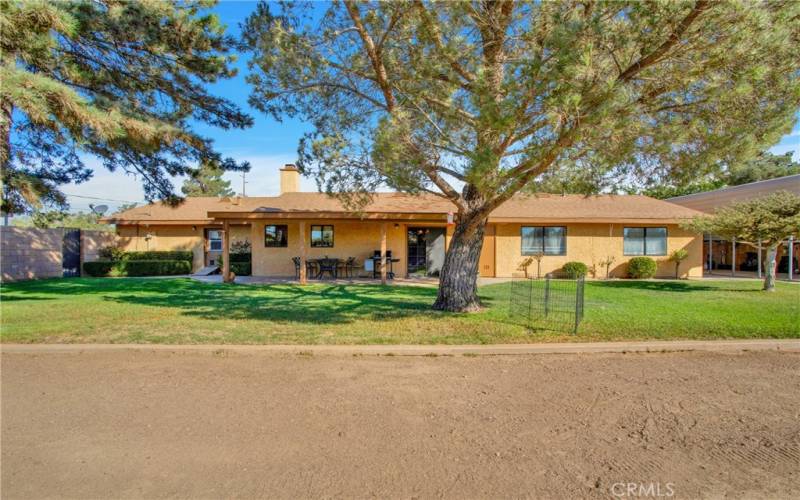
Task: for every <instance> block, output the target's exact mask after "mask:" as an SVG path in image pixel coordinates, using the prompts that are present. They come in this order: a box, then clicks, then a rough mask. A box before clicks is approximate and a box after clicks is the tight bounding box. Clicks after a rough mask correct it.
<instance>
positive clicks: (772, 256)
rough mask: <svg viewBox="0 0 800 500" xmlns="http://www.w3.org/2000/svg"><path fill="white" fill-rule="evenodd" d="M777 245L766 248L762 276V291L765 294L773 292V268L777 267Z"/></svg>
mask: <svg viewBox="0 0 800 500" xmlns="http://www.w3.org/2000/svg"><path fill="white" fill-rule="evenodd" d="M777 256H778V244H775V245H770V246H769V248H767V262H766V266H765V271H766V272H765V274H764V290H765V291H767V292H774V291H775V268H776V267H778V262H777V260H778V257H777Z"/></svg>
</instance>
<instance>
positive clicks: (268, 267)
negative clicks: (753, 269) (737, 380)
mask: <svg viewBox="0 0 800 500" xmlns="http://www.w3.org/2000/svg"><path fill="white" fill-rule="evenodd" d="M318 222H319V221H306V233H305V243H306V255H307V256H308V257H309V258H320V257H325V256H326V255H327V256H329V257H338V258H340V259H346V258H348V257H355V258H356V259H357V261H358V263H359V264H361V265H363V262H364V259H366V258H367V257H369V256H371V255H372V252H373V251H374V250H378V249H380V234H381V233H380V231H381V229H380V227H381V224H382V223H381V222H369V221H364V222H350V221H335V220H334V221H322V222H320V223H324V224H332V225H333V226H334V246H333V248H311V245H310V233H311V225H312V224H316V223H318ZM267 224H287V225H288V226H289V235H288V246H287V247H286V248H267V247H265V246H264V226H265V225H267ZM409 225H412V226H431V227H432V226H435V225H436V224H424V223H422V224H404V223H400V224H397V227H395V224H394V223H391V222H390V223H388V224H387V226H388V231H387V248H388V249H389V250H391V251H392V256H393V258H397V259H400V262H396V263H394V266H393V267H394V271H395V273H396V274H397V275H398V276H405V274H406V269H407V263H408V262H407V258H406V257H407V256H406V252H407V244H406V231H407V228H408V226H409ZM525 225H532V224H525ZM299 226H300V224H299V221H286V220H280V219H277V220H262V221H254V222H253V223H252V224H251V225H232V226H231V241H241V240H249V241H250V242H251V243H252V245H253V246H252V252H253V274H254V275H256V276H293V275H294V264H293V263H292V257H295V256H299V255H300V240H299V231H300V227H299ZM521 226H523V224H496V237H495V245H496V247H495V276H497V277H510V276H512V275H514V274H518V273H520V272H521V270H520V269H519V265H520V263H521V262H522V260H523V259H524V257H523V256H522V251H521V239H520V227H521ZM566 226H567V255H565V256H550V255H548V256H545V257H544V258H543V259H542V273H548V272H552V271H556V270H558V269H560V268H561V266H563V265H564V263H566V262H569V261H573V260H577V261H580V262H583V263H584V264H586V265H587V266H589V267H590V268H592V266H595V269H596V277H597V278H604V277H605V269H604V268H603V267H602V266H600V265H599V262H600V261H601V260H603V259H604V258H605V257H606V256H609V255H611V256H613V257H614V258H615V262H614V264H613V265H612V266H611V277H617V278H622V277H625V276H626V274H627V262H628V260H629V259H630V258H631V257H630V256H624V255H623V254H622V249H623V238H622V232H623V228H624V227H625V225H624V224H566ZM640 226H641V225H637V227H640ZM651 226H654V227H663V226H664V225H663V224H653V225H651ZM209 227H214V228H219V227H220V226H209ZM666 227H667V247H668V248H667V250H668V254H669V252H672V251H673V250H676V249H678V248H686V249H687V250H688V251H689V258H688V259H687V260H686V261H684V262H683V263H682V264H681V274H682V276H683V277H687V276H688V277H700V276H702V272H703V259H704V254H703V242H702V237H701V236H700V235H695V234H692V233H689V232H687V231H684V230H682V229H681V228H680V227H678V226H677V225H667V226H666ZM203 229H204V227H203V226H197V227H196V229H194V230H193V229H192V227H191V226H149V227H147V228H146V227H145V226H140V227H139V228H138V230H137V227H136V226H118V227H117V233H118V234H119V236H120V238H119V242H120V246H121V248H123V249H124V250H192V252H194V264H193V266H194V269H195V270H196V269H199V268H200V267H202V266H203V256H204V244H205V242H204V236H203V235H204V233H203ZM137 231H138V232H137ZM148 232H149V233H150V234H151V235H152V238H151V239H150V241H149V242H147V241H145V235H146V234H148ZM452 233H453V226H449V227H448V228H447V236H446V244H447V245H449V243H450V239H451V237H452ZM667 256H668V255H667ZM667 256H656V257H653V258H654V259H655V260H656V262H658V275H657V276H659V277H673V276H674V269H675V268H674V264H673V263H671V262H669V261H667ZM528 269H529V273H533V274H535V273H536V263H535V262H534V263H533V264H532V265H531V266H530V267H529V268H528ZM590 277H592V276H590Z"/></svg>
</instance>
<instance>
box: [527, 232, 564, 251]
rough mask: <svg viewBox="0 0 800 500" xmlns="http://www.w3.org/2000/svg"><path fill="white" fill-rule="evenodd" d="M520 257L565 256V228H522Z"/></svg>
mask: <svg viewBox="0 0 800 500" xmlns="http://www.w3.org/2000/svg"><path fill="white" fill-rule="evenodd" d="M521 235H522V255H535V254H539V253H541V254H544V255H566V254H567V228H566V227H563V226H544V227H542V226H527V227H523V228H522V233H521Z"/></svg>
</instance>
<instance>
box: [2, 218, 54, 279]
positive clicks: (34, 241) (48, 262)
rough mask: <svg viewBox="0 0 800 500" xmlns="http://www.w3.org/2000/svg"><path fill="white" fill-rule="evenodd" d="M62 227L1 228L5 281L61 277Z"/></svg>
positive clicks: (3, 276)
mask: <svg viewBox="0 0 800 500" xmlns="http://www.w3.org/2000/svg"><path fill="white" fill-rule="evenodd" d="M63 242H64V230H63V229H34V228H24V227H5V226H2V227H0V276H1V277H2V281H15V280H26V279H35V278H55V277H60V276H62V272H63V269H62V262H61V251H62V245H63Z"/></svg>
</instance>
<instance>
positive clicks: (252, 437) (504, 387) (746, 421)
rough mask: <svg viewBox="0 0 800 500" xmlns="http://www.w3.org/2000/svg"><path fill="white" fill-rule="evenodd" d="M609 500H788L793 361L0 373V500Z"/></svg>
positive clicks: (202, 361) (333, 360)
mask: <svg viewBox="0 0 800 500" xmlns="http://www.w3.org/2000/svg"><path fill="white" fill-rule="evenodd" d="M628 483H631V484H633V488H634V489H633V490H628ZM620 493H622V494H625V495H627V494H629V493H633V494H634V495H639V496H647V495H652V496H655V495H656V494H660V495H661V496H662V497H668V496H670V495H674V497H676V498H683V497H698V496H702V497H708V496H724V495H733V496H736V497H740V496H757V497H771V498H776V497H780V498H789V497H795V498H797V497H798V495H800V354H796V353H795V354H792V353H778V352H760V353H743V354H714V353H672V354H627V355H626V354H603V355H599V354H595V355H538V356H499V357H467V356H456V357H435V358H433V357H430V358H426V357H414V358H401V357H387V356H381V357H376V356H370V357H367V356H361V357H350V356H347V357H345V356H327V355H326V356H320V355H315V356H309V355H288V354H285V355H279V354H264V353H261V354H241V353H237V354H225V353H169V352H95V353H83V354H38V355H34V354H10V353H4V354H3V355H2V496H3V498H8V499H11V498H44V497H74V498H112V497H114V498H120V497H123V498H125V497H127V498H130V497H147V498H156V497H181V498H188V497H204V498H221V497H241V498H252V497H267V496H268V497H286V498H289V497H292V498H298V497H320V496H326V497H392V498H395V497H424V498H425V497H449V498H467V497H468V498H476V497H556V496H557V497H576V496H581V497H586V496H589V497H592V496H598V497H609V496H611V495H615V494H620ZM634 495H631V496H634Z"/></svg>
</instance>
